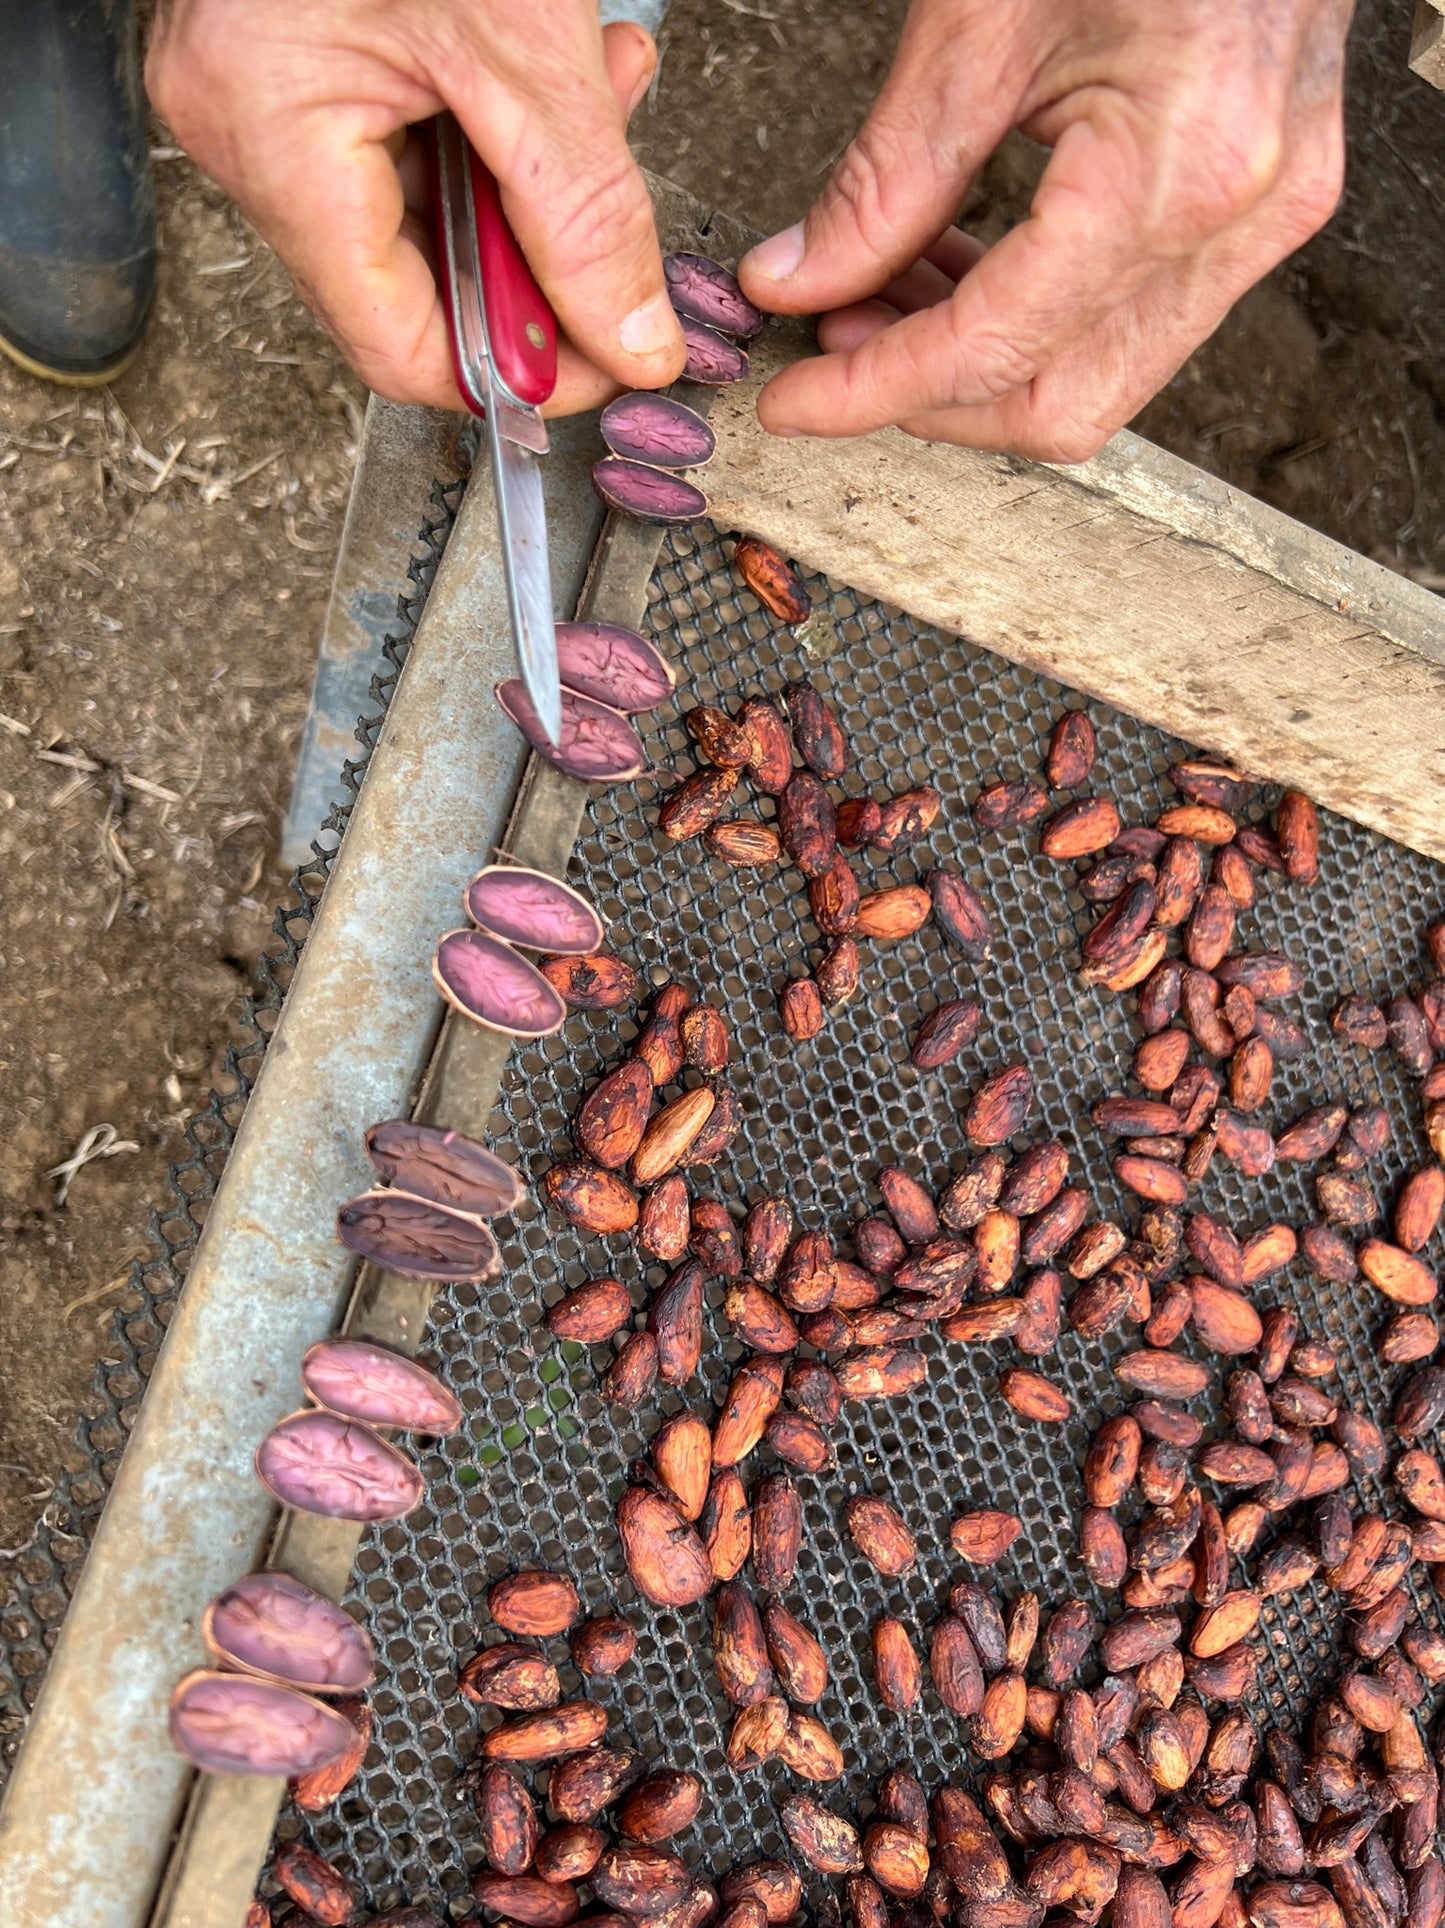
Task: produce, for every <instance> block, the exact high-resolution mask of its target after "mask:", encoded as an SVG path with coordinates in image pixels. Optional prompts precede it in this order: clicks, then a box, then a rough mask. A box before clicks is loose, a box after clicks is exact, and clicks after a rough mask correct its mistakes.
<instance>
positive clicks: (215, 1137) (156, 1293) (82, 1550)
mask: <svg viewBox="0 0 1445 1928" xmlns="http://www.w3.org/2000/svg"><path fill="white" fill-rule="evenodd" d="M463 487H464V484H462V483H457V484H453V485H449V486H446V487H444V486H443V485H442V484H440V483H438V484H437V485H436V486H435V487H434V489H433V491H432V499H431V503H430V505H429V507H428V510H427V515H426V520H425V523H424V525H423V527H422V530H421V533H420V536H419V538H418V541H417V543H416V545H415V547H414V549H413V551H412V557H411V561H410V564H409V567H408V576H409V580H410V588H409V590H408V592H407V593H406V594H405V595H403V596H400V597H398V599H397V620H396V625H395V628H394V629H393V631H392V633H391V634H390V635H389V636H388V638H387V639H386V641H385V643H384V644H383V646H382V657H383V667H382V668H381V669H380V670H379V671H378V673H377V674H376V675H375V676H374V677H373V678H372V684H371V690H370V697H371V701H372V703H373V704H374V705H375V709H374V711H373V713H372V714H370V715H368V716H365V717H363V718H362V719H361V720H360V721H359V722H358V724H357V729H356V738H357V742H358V744H359V745H360V754H359V755H358V756H356V757H355V758H353V759H351V760H350V761H348V762H347V763H345V764H344V765H343V766H342V769H341V772H340V785H341V787H342V788H343V789H344V790H345V793H346V794H345V797H344V799H343V800H342V801H340V802H338V803H337V804H336V805H335V806H334V807H333V808H332V811H331V814H330V816H329V817H328V818H327V821H326V822H325V824H323V825H322V826H321V830H320V832H319V835H318V837H317V840H316V842H315V843H313V845H312V846H311V848H312V861H311V862H309V863H306V864H303V865H301V866H300V867H299V868H298V869H297V870H296V871H295V872H294V874H293V875H292V878H291V883H290V890H289V896H290V901H289V902H288V903H286V904H283V905H282V906H281V907H280V908H279V909H278V910H277V912H276V915H275V918H274V920H273V924H272V929H273V931H274V933H275V939H276V941H275V943H274V944H273V946H272V947H271V949H270V950H269V951H267V953H266V954H265V955H264V956H263V957H262V958H261V960H260V963H259V965H258V966H257V970H256V978H255V984H254V988H253V990H252V992H251V994H250V996H249V997H248V998H247V1000H246V1003H245V1006H244V1007H243V1009H242V1012H241V1015H240V1018H239V1020H238V1023H237V1038H238V1041H237V1042H235V1043H232V1044H229V1045H228V1046H227V1047H226V1052H225V1058H224V1062H223V1064H222V1067H221V1073H220V1080H219V1084H218V1087H217V1089H215V1090H214V1091H212V1093H211V1095H210V1099H209V1102H208V1103H207V1105H206V1107H205V1109H204V1110H203V1111H200V1112H198V1113H197V1114H196V1115H195V1116H194V1117H193V1118H191V1119H190V1120H189V1121H188V1123H187V1125H186V1128H185V1138H186V1144H187V1147H188V1149H187V1153H186V1156H185V1157H184V1158H182V1159H179V1160H177V1161H176V1163H175V1164H173V1165H172V1166H171V1168H170V1173H169V1186H170V1191H171V1201H170V1203H169V1204H168V1205H167V1206H166V1207H165V1208H164V1209H163V1210H161V1211H157V1212H154V1213H153V1214H152V1216H151V1220H150V1224H149V1226H148V1228H147V1230H148V1233H149V1237H150V1243H151V1249H152V1254H153V1256H152V1257H151V1258H149V1259H146V1260H144V1261H137V1262H136V1264H134V1265H133V1266H132V1267H131V1273H130V1280H129V1283H128V1286H127V1290H126V1294H125V1298H124V1301H123V1302H122V1304H121V1306H120V1308H119V1310H118V1311H117V1313H116V1316H115V1323H114V1329H113V1336H112V1340H111V1343H110V1345H109V1347H108V1349H107V1352H106V1355H105V1358H104V1359H103V1361H102V1364H101V1368H100V1371H99V1373H98V1374H97V1377H96V1384H95V1388H94V1392H93V1396H92V1399H91V1402H90V1408H91V1409H90V1412H89V1413H88V1414H87V1415H86V1416H85V1417H83V1418H82V1419H81V1421H80V1423H79V1426H78V1429H77V1435H76V1439H75V1442H74V1445H73V1447H72V1448H71V1449H70V1451H69V1452H68V1453H67V1454H66V1455H65V1457H64V1460H63V1463H62V1464H61V1465H60V1466H59V1467H57V1468H56V1469H55V1471H54V1473H53V1475H52V1477H53V1482H54V1490H53V1492H52V1493H51V1495H50V1496H49V1498H48V1499H47V1501H46V1504H45V1507H44V1509H43V1511H42V1513H41V1515H40V1517H39V1519H38V1520H37V1521H36V1524H35V1526H34V1528H33V1530H32V1531H31V1533H30V1534H29V1535H27V1537H26V1539H25V1541H24V1542H23V1543H21V1544H18V1545H16V1546H13V1547H9V1548H5V1549H0V1785H3V1783H4V1781H5V1779H6V1778H7V1777H8V1775H9V1772H10V1768H11V1766H12V1764H13V1762H14V1760H15V1755H16V1752H17V1750H18V1748H19V1745H20V1739H21V1736H22V1734H23V1733H24V1730H25V1722H26V1719H27V1718H28V1716H29V1713H30V1710H31V1708H32V1707H33V1706H34V1705H35V1701H36V1697H37V1695H38V1694H39V1692H40V1685H41V1682H42V1680H43V1679H44V1677H45V1669H46V1666H47V1665H48V1663H49V1660H50V1655H51V1652H52V1650H53V1648H54V1646H55V1642H56V1640H57V1638H58V1637H59V1633H60V1623H61V1621H62V1620H63V1619H64V1617H65V1610H66V1608H67V1606H68V1605H69V1603H70V1596H71V1594H72V1593H73V1592H74V1590H75V1583H76V1581H77V1579H78V1578H79V1576H80V1570H81V1567H82V1565H83V1563H84V1560H85V1555H86V1551H87V1549H88V1548H89V1546H90V1542H91V1538H92V1536H93V1535H94V1532H95V1528H96V1524H97V1522H98V1521H99V1519H100V1514H101V1509H102V1507H103V1506H104V1504H105V1497H106V1494H107V1493H108V1492H109V1491H110V1487H111V1482H112V1480H113V1479H114V1477H115V1471H116V1468H117V1466H118V1465H119V1463H120V1455H121V1452H122V1450H123V1448H124V1446H125V1442H126V1440H127V1439H128V1438H129V1436H130V1430H131V1427H132V1425H133V1424H134V1423H135V1416H136V1411H137V1409H138V1407H139V1405H140V1397H141V1394H142V1392H143V1391H144V1389H145V1384H146V1381H147V1380H148V1379H149V1377H150V1374H151V1369H152V1367H153V1366H154V1364H155V1359H156V1353H157V1350H158V1349H159V1346H160V1342H161V1339H162V1337H163V1336H164V1333H165V1328H166V1325H167V1324H168V1322H169V1320H170V1315H171V1308H172V1307H173V1305H174V1304H175V1301H176V1297H177V1295H178V1293H179V1292H180V1289H181V1287H182V1285H183V1284H184V1283H185V1277H186V1272H187V1269H188V1268H189V1265H190V1261H191V1255H192V1253H193V1252H194V1251H195V1247H196V1241H197V1240H198V1239H199V1237H200V1235H201V1228H202V1226H203V1225H204V1224H205V1221H206V1208H207V1206H208V1204H209V1202H210V1200H211V1199H212V1198H213V1197H214V1196H215V1191H216V1186H217V1184H218V1183H219V1181H220V1176H221V1172H222V1169H223V1168H224V1166H225V1162H226V1159H227V1157H228V1155H229V1153H230V1149H231V1145H232V1142H233V1140H234V1139H235V1135H236V1131H237V1128H238V1127H239V1125H240V1122H241V1114H242V1112H243V1111H244V1110H245V1108H246V1103H247V1100H248V1099H249V1098H250V1095H251V1090H252V1087H253V1086H254V1084H255V1082H256V1078H257V1076H258V1074H259V1072H260V1069H261V1060H262V1058H263V1057H264V1055H265V1051H266V1044H267V1041H268V1039H269V1038H270V1035H271V1033H272V1031H273V1030H274V1029H275V1025H276V1020H277V1018H278V1017H279V1016H280V1013H281V1005H282V1002H283V1000H284V998H285V995H286V989H287V986H288V985H289V984H290V982H291V977H292V973H293V972H294V970H295V968H296V961H297V959H298V958H299V957H300V955H301V947H302V945H303V944H304V943H305V941H306V937H307V934H308V933H309V931H310V928H311V923H312V919H313V918H314V917H315V914H316V909H317V906H318V905H319V903H320V902H321V893H322V891H323V890H324V889H325V886H326V879H327V878H328V877H329V875H330V874H331V866H332V863H333V861H334V859H335V856H336V852H337V850H338V849H339V848H340V845H341V839H342V836H343V835H344V834H345V830H346V825H347V822H348V820H349V819H350V816H351V809H352V804H353V802H354V800H355V797H356V793H357V791H358V790H359V789H360V787H361V780H362V777H363V775H364V773H365V770H366V766H367V763H368V762H369V761H370V758H371V752H372V751H373V749H374V748H375V747H376V741H377V738H378V736H379V735H380V733H381V726H382V723H383V722H384V720H385V714H386V708H387V705H388V704H389V703H390V701H391V696H392V692H393V690H394V689H395V688H396V680H397V677H398V676H399V675H400V674H401V667H402V664H403V663H404V662H405V660H406V653H407V650H408V648H409V647H410V643H411V637H412V635H413V633H414V632H415V629H416V625H417V622H418V621H419V620H420V617H421V612H422V609H423V607H424V605H425V603H426V597H427V591H428V590H429V589H430V587H431V583H432V579H433V577H434V576H435V574H436V569H437V564H438V563H439V562H440V560H441V555H442V551H443V549H445V547H446V543H447V538H448V536H449V535H450V534H451V530H452V525H453V523H454V522H455V520H456V513H457V509H458V507H459V506H460V503H461V495H462V489H463Z"/></svg>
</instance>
